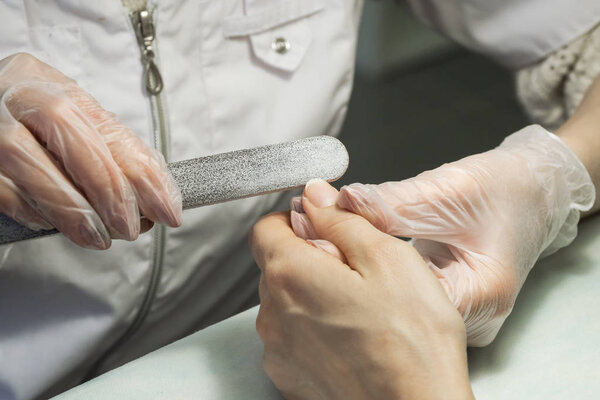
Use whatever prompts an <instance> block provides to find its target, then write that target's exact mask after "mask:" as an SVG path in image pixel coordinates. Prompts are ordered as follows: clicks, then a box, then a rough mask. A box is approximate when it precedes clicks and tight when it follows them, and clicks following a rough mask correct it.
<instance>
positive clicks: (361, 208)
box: [292, 126, 594, 346]
mask: <svg viewBox="0 0 600 400" xmlns="http://www.w3.org/2000/svg"><path fill="white" fill-rule="evenodd" d="M593 202H594V187H593V184H592V182H591V180H590V177H589V175H588V172H587V171H586V169H585V167H584V166H583V165H582V164H581V162H580V161H579V160H578V159H577V157H576V156H575V154H574V153H573V152H572V151H571V150H570V149H569V148H568V147H567V146H566V145H565V144H564V143H563V142H562V141H561V140H560V139H559V138H558V137H556V136H555V135H553V134H551V133H549V132H547V131H546V130H544V129H543V128H541V127H540V126H530V127H527V128H524V129H522V130H521V131H519V132H517V133H514V134H513V135H511V136H509V137H508V138H507V139H505V140H504V142H503V143H502V144H501V145H500V146H499V147H498V148H496V149H494V150H491V151H488V152H486V153H482V154H478V155H474V156H470V157H467V158H464V159H462V160H459V161H457V162H453V163H451V164H445V165H443V166H441V167H439V168H437V169H435V170H432V171H427V172H424V173H422V174H420V175H418V176H416V177H414V178H411V179H407V180H404V181H402V182H387V183H384V184H381V185H361V184H353V185H350V186H348V187H344V188H342V189H341V190H340V195H339V197H338V201H337V203H338V205H340V206H341V207H343V208H345V209H347V210H350V211H352V212H354V213H357V214H359V215H361V216H363V217H365V218H366V219H367V220H369V221H370V222H371V223H373V224H374V225H375V226H377V227H378V228H379V229H381V230H382V231H383V232H387V233H389V234H391V235H396V236H403V237H411V238H415V239H414V241H413V245H414V246H415V248H416V249H417V250H418V251H419V253H420V254H421V255H422V256H423V258H424V259H425V260H426V261H427V262H428V264H429V265H430V267H431V268H432V270H433V271H434V272H435V274H436V275H437V277H438V278H439V280H440V282H441V283H442V285H443V287H444V289H445V290H446V292H447V294H448V296H449V298H450V300H451V301H452V303H453V304H454V305H455V306H456V307H457V309H458V310H459V312H460V313H461V314H462V316H463V319H464V321H465V324H466V328H467V336H468V344H469V345H471V346H485V345H487V344H488V343H490V342H491V341H492V340H493V339H494V337H495V336H496V334H497V332H498V330H499V329H500V327H501V325H502V323H503V322H504V320H505V319H506V317H507V316H508V315H509V314H510V312H511V310H512V307H513V305H514V302H515V299H516V297H517V294H518V292H519V290H520V288H521V286H522V285H523V282H524V281H525V278H526V277H527V274H528V273H529V271H530V270H531V268H532V267H533V265H534V263H535V262H536V260H537V259H538V258H539V257H540V255H541V254H542V253H544V254H550V253H552V252H554V251H556V250H557V249H559V248H561V247H563V246H566V245H568V244H569V243H570V242H571V241H572V240H573V239H574V238H575V236H576V233H577V222H578V220H579V215H580V212H581V211H584V210H588V209H590V207H591V206H592V204H593ZM293 207H294V208H296V211H300V212H301V211H302V210H301V209H299V208H298V204H297V200H296V201H294V202H293ZM292 222H293V225H294V228H295V231H296V233H298V234H299V235H300V236H301V237H304V238H307V239H318V235H316V233H315V232H314V229H313V228H312V227H311V223H310V219H309V218H308V216H306V215H303V214H299V213H297V212H296V213H295V215H294V216H293V218H292ZM313 222H315V221H313ZM313 243H314V244H315V245H317V246H319V247H322V248H323V249H324V250H326V251H329V252H332V253H333V254H335V250H331V247H332V246H331V244H327V245H326V246H323V245H322V242H319V241H316V242H315V241H313Z"/></svg>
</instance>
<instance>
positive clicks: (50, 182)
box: [0, 53, 182, 249]
mask: <svg viewBox="0 0 600 400" xmlns="http://www.w3.org/2000/svg"><path fill="white" fill-rule="evenodd" d="M0 212H1V213H3V214H6V215H8V216H10V217H11V218H13V219H14V220H16V221H17V222H19V223H21V224H23V225H25V226H27V227H29V228H31V229H50V228H52V227H56V228H57V229H58V230H59V231H61V232H62V233H64V234H65V235H66V236H67V237H69V239H71V240H72V241H73V242H75V243H76V244H78V245H80V246H82V247H88V248H95V249H106V248H108V247H110V244H111V240H112V239H125V240H134V239H136V238H137V237H138V235H139V234H140V232H143V231H145V230H147V229H150V227H151V226H152V222H160V223H163V224H166V225H169V226H178V225H180V224H181V212H182V209H181V194H180V192H179V189H178V188H177V186H176V184H175V182H174V181H173V179H172V177H171V176H170V174H169V172H168V170H167V168H166V164H165V161H164V159H163V157H162V155H160V154H159V153H157V152H156V151H154V150H152V149H150V148H148V147H147V146H146V145H145V144H144V143H143V142H142V141H141V140H140V139H139V138H138V137H137V136H136V135H135V133H134V132H133V131H131V129H129V128H127V127H126V126H124V125H123V124H121V123H120V122H119V121H118V119H117V118H116V116H115V115H114V114H112V113H110V112H108V111H106V110H104V109H103V108H102V107H101V106H100V105H99V104H98V103H97V102H96V100H95V99H94V98H93V97H92V96H91V95H89V94H88V93H86V92H85V91H83V90H82V89H81V88H79V86H78V85H77V83H76V82H75V81H73V80H72V79H69V78H68V77H66V76H64V75H63V74H61V73H60V72H59V71H57V70H55V69H54V68H52V67H50V66H49V65H47V64H44V63H42V62H41V61H39V60H38V59H36V58H35V57H33V56H31V55H29V54H25V53H18V54H15V55H12V56H9V57H7V58H5V59H3V60H0ZM141 215H143V216H144V217H146V219H147V220H148V221H146V222H140V216H141Z"/></svg>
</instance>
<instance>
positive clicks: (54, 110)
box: [42, 96, 73, 121]
mask: <svg viewBox="0 0 600 400" xmlns="http://www.w3.org/2000/svg"><path fill="white" fill-rule="evenodd" d="M42 112H43V113H44V114H46V117H47V118H49V119H50V120H52V121H56V120H61V119H64V118H65V117H66V116H67V115H69V114H71V113H72V112H73V103H71V101H70V100H69V99H67V98H66V97H62V96H56V97H54V98H53V99H52V102H51V103H50V104H46V105H45V107H44V110H43V111H42Z"/></svg>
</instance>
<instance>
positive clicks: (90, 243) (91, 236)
mask: <svg viewBox="0 0 600 400" xmlns="http://www.w3.org/2000/svg"><path fill="white" fill-rule="evenodd" d="M103 228H104V227H102V228H100V230H99V229H97V228H96V227H93V226H90V225H86V224H82V225H80V226H79V239H80V241H81V244H82V245H83V246H84V247H86V248H90V249H96V250H106V249H108V248H109V247H110V245H111V239H110V236H109V234H108V232H107V231H106V229H103Z"/></svg>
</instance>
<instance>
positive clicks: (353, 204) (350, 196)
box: [337, 184, 365, 212]
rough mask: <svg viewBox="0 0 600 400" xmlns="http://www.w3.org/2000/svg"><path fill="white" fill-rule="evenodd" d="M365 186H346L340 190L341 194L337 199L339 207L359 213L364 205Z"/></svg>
mask: <svg viewBox="0 0 600 400" xmlns="http://www.w3.org/2000/svg"><path fill="white" fill-rule="evenodd" d="M358 185H360V186H358ZM363 186H365V185H362V184H353V185H350V186H344V187H342V188H341V189H340V194H339V196H338V198H337V205H338V206H339V207H340V208H343V209H345V210H348V211H352V212H357V211H358V210H360V209H361V205H362V204H364V195H363V193H364V189H363V188H362V187H363Z"/></svg>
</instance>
